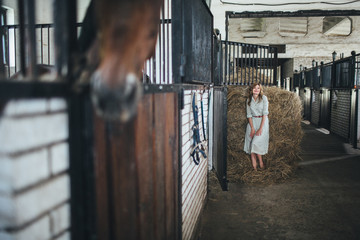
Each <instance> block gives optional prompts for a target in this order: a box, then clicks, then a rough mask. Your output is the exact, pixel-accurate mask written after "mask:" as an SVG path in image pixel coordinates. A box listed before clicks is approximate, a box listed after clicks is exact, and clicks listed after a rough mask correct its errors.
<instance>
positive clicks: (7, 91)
mask: <svg viewBox="0 0 360 240" xmlns="http://www.w3.org/2000/svg"><path fill="white" fill-rule="evenodd" d="M69 92H70V91H69V88H68V86H67V85H66V84H65V83H62V82H51V83H49V82H36V81H26V82H24V81H22V82H18V81H10V80H5V81H0V99H1V100H9V99H20V98H50V97H66V96H68V95H69Z"/></svg>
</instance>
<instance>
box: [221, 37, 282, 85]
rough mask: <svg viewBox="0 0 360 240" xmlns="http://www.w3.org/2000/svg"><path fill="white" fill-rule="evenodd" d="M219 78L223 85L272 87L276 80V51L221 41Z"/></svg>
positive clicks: (274, 49) (271, 48)
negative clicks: (221, 55) (220, 77)
mask: <svg viewBox="0 0 360 240" xmlns="http://www.w3.org/2000/svg"><path fill="white" fill-rule="evenodd" d="M221 45H222V52H223V53H224V54H223V62H222V67H221V68H220V69H221V70H222V73H221V76H222V79H223V81H222V82H223V84H225V85H250V84H252V83H254V82H260V83H262V84H264V85H274V84H275V83H276V78H277V49H276V48H274V47H269V46H260V45H254V44H247V43H238V42H230V41H222V44H221Z"/></svg>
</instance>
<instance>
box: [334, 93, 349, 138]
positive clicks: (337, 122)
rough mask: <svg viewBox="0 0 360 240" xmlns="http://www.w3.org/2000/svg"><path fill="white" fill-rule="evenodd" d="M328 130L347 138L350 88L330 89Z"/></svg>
mask: <svg viewBox="0 0 360 240" xmlns="http://www.w3.org/2000/svg"><path fill="white" fill-rule="evenodd" d="M331 94H332V102H331V126H330V131H331V132H333V133H335V134H337V135H339V136H341V137H343V138H346V139H348V137H349V127H350V126H349V124H350V103H351V92H350V90H332V91H331Z"/></svg>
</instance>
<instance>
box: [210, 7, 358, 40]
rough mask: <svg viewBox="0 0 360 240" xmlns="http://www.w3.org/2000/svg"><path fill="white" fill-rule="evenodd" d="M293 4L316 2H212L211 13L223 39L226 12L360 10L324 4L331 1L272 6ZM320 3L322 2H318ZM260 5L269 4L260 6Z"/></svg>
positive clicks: (215, 26)
mask: <svg viewBox="0 0 360 240" xmlns="http://www.w3.org/2000/svg"><path fill="white" fill-rule="evenodd" d="M226 2H231V3H237V4H239V3H241V4H243V5H236V4H227V3H226ZM291 2H293V3H294V2H300V3H309V2H314V1H313V0H301V1H296V0H272V1H267V0H241V1H240V0H229V1H226V0H224V1H223V0H212V1H211V12H212V14H213V16H214V28H218V29H219V30H220V33H221V35H222V36H223V37H225V12H226V11H231V12H246V11H248V12H259V11H289V12H294V11H298V10H313V9H321V10H360V2H353V3H351V4H346V5H331V4H325V3H324V2H331V1H322V3H316V4H288V5H279V6H271V5H274V4H283V3H291ZM318 2H320V1H318ZM336 2H338V3H339V2H340V3H341V2H343V3H346V2H349V1H347V0H339V1H336ZM259 4H267V6H266V5H259Z"/></svg>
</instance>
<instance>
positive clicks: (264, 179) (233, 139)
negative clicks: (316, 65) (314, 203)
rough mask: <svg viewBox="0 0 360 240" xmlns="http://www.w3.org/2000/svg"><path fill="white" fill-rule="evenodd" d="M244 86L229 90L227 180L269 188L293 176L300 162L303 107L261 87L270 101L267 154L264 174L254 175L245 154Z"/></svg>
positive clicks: (288, 94) (283, 94) (285, 95)
mask: <svg viewBox="0 0 360 240" xmlns="http://www.w3.org/2000/svg"><path fill="white" fill-rule="evenodd" d="M247 92H248V87H247V86H229V90H228V96H227V101H228V113H227V115H228V131H227V132H228V135H227V140H228V146H227V151H228V157H227V160H228V178H229V180H230V181H236V182H243V183H265V184H271V183H275V182H281V181H283V180H285V179H288V178H290V177H291V175H293V173H294V171H295V169H296V167H297V162H298V161H299V160H300V157H299V155H298V154H299V152H300V142H301V139H302V137H303V131H302V129H301V120H302V117H301V116H302V115H301V110H302V105H301V101H300V99H299V97H298V96H297V95H296V94H294V93H292V92H289V91H286V90H282V89H280V88H277V87H264V94H265V95H266V96H267V98H268V100H269V127H270V132H269V134H270V138H269V151H268V154H266V155H265V156H264V157H263V160H264V163H265V165H266V169H265V170H258V171H254V169H253V167H252V164H251V159H250V155H247V154H246V153H245V152H244V151H243V148H244V141H245V131H246V125H247V118H246V105H245V104H246V98H247Z"/></svg>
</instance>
